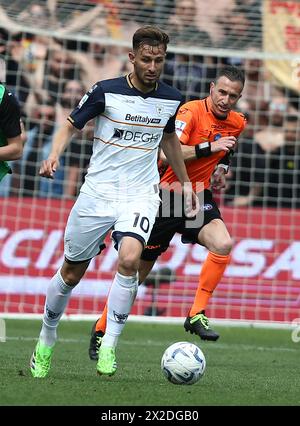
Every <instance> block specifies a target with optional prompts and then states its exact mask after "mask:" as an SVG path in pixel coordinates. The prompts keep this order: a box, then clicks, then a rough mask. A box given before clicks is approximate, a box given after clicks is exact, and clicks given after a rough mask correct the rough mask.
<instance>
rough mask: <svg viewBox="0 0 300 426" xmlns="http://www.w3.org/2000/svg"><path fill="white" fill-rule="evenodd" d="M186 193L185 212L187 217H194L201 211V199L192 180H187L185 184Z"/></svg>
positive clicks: (184, 190)
mask: <svg viewBox="0 0 300 426" xmlns="http://www.w3.org/2000/svg"><path fill="white" fill-rule="evenodd" d="M183 193H184V202H185V205H184V213H185V216H186V217H194V216H196V214H197V213H198V212H199V209H200V205H199V200H198V197H197V195H196V194H195V192H194V191H193V188H192V184H191V182H186V183H185V184H184V185H183Z"/></svg>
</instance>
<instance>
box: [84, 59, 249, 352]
mask: <svg viewBox="0 0 300 426" xmlns="http://www.w3.org/2000/svg"><path fill="white" fill-rule="evenodd" d="M244 83H245V77H244V73H243V71H242V70H240V69H239V68H237V67H234V66H226V67H224V68H222V69H220V70H219V72H218V74H217V76H216V79H215V81H213V82H211V84H210V94H209V96H208V97H207V98H205V99H201V100H194V101H191V102H187V103H186V104H184V105H183V106H182V107H181V108H180V110H179V112H178V114H177V117H176V132H177V135H178V137H179V139H180V141H181V146H182V153H183V156H184V159H185V162H186V168H187V172H188V175H189V178H190V181H191V182H192V184H193V189H194V191H195V192H196V193H197V195H198V198H199V201H200V206H201V207H200V210H201V211H202V215H201V217H200V220H199V218H198V219H197V220H196V221H195V222H194V223H193V222H192V221H191V220H187V218H186V217H185V216H184V214H180V213H179V214H178V212H176V211H175V210H176V208H175V206H178V205H180V203H177V202H175V200H177V199H178V198H179V199H181V198H182V195H181V194H180V193H177V192H178V191H177V187H178V186H177V185H176V182H177V178H176V175H175V173H174V171H173V170H172V168H171V167H170V166H167V169H166V171H165V173H164V174H163V176H162V178H161V183H160V186H161V198H162V204H161V207H160V214H159V215H158V216H157V218H156V221H155V224H154V227H153V229H152V232H151V235H150V239H149V240H148V243H147V246H146V247H145V249H144V251H143V253H142V256H141V261H140V267H139V280H140V282H143V281H144V280H145V278H146V277H147V275H148V274H149V272H150V271H151V269H152V267H153V265H154V263H155V261H156V259H157V258H158V257H159V256H160V255H161V254H162V253H163V252H165V251H166V250H167V249H168V247H169V244H170V241H171V240H172V238H173V236H174V234H175V233H176V232H178V233H179V234H181V236H182V237H181V238H182V242H183V243H193V244H200V245H202V246H204V247H206V248H207V249H208V255H207V258H206V260H205V262H204V263H203V266H202V268H201V272H200V275H199V284H198V288H197V291H196V295H195V298H194V302H193V305H192V306H191V308H190V310H189V312H188V313H187V318H186V320H185V323H184V328H185V330H186V331H190V332H191V333H195V334H197V335H198V336H199V337H200V338H201V339H203V340H211V341H215V340H217V339H218V338H219V334H218V333H216V332H215V331H214V330H213V329H212V328H211V327H210V326H209V320H208V318H207V316H206V315H205V309H206V307H207V305H208V302H209V299H210V297H211V296H212V294H213V292H214V290H215V288H216V286H217V284H218V283H219V281H220V280H221V278H222V276H223V274H224V271H225V269H226V267H227V265H228V264H229V262H230V252H231V249H232V240H231V237H230V235H229V232H228V230H227V228H226V225H225V223H224V222H223V220H222V216H221V213H220V211H219V209H218V207H217V204H216V202H215V201H214V199H213V195H212V190H213V189H216V190H220V189H222V188H224V186H225V181H226V178H225V175H226V173H227V171H228V168H229V162H230V156H231V154H232V153H233V151H234V149H235V146H236V143H237V138H238V137H239V135H240V134H241V132H242V131H243V129H244V127H245V124H246V121H245V118H244V116H243V115H242V114H240V113H238V112H235V111H233V108H234V107H235V106H236V104H237V102H238V100H239V99H240V97H241V95H242V90H243V87H244ZM163 161H164V159H163ZM105 326H106V308H105V309H104V311H103V314H102V317H101V318H99V319H98V320H97V321H96V323H95V324H94V325H93V328H92V333H91V340H90V347H89V355H90V358H91V359H97V356H98V350H99V347H100V345H101V338H102V336H103V335H104V333H105Z"/></svg>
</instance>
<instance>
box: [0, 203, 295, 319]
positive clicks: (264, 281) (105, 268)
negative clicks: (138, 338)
mask: <svg viewBox="0 0 300 426" xmlns="http://www.w3.org/2000/svg"><path fill="white" fill-rule="evenodd" d="M0 206H1V212H2V214H1V220H0V312H30V313H40V312H42V311H43V304H44V295H45V291H46V286H47V284H48V283H49V280H50V279H51V277H52V276H53V274H54V273H55V272H56V270H57V269H58V268H59V267H60V265H61V264H62V261H63V235H64V227H65V223H66V220H67V217H68V214H69V211H70V209H71V207H72V202H71V201H60V200H50V199H47V200H42V199H29V198H28V199H26V198H25V199H14V198H9V199H7V198H5V199H2V200H0ZM222 213H223V218H224V220H225V223H226V224H227V226H228V228H229V230H230V232H231V235H232V237H233V238H234V248H233V251H232V261H231V264H230V265H229V266H228V268H227V270H226V272H225V276H224V277H223V279H222V281H221V283H220V284H219V285H218V287H217V289H216V291H215V293H214V296H213V298H212V299H211V302H210V305H209V311H207V312H208V313H209V316H210V317H213V318H226V319H251V320H269V321H292V320H293V319H294V318H296V317H299V307H300V214H299V211H292V210H288V209H261V208H239V209H237V208H224V209H222ZM106 245H107V248H106V249H105V250H104V251H103V253H102V254H101V255H99V256H97V257H96V258H95V259H93V261H92V262H91V264H90V267H89V269H88V271H87V273H86V275H85V277H84V279H83V280H82V281H81V283H80V284H79V285H78V286H77V287H76V289H75V290H74V291H73V296H72V299H71V302H70V305H69V307H68V311H67V312H68V313H73V314H74V313H81V314H96V313H99V311H101V310H102V308H103V304H104V300H105V297H106V295H107V292H108V290H109V286H110V283H111V281H112V278H113V275H114V273H115V270H116V267H117V253H116V251H115V249H114V248H113V245H112V244H111V241H110V238H109V236H108V237H107V241H106ZM206 254H207V251H206V249H205V248H204V247H201V246H199V245H190V244H182V243H181V239H180V235H175V237H174V238H173V240H172V242H171V246H170V248H169V250H168V251H167V252H166V253H164V255H162V256H161V258H160V259H159V260H158V262H157V264H156V266H155V268H156V270H159V269H161V268H163V267H168V268H170V269H171V270H172V271H173V272H174V277H175V278H174V279H172V280H171V282H167V283H166V282H164V281H163V280H159V281H157V283H156V284H157V285H156V286H155V285H154V284H153V285H152V286H151V285H150V286H149V285H148V286H145V285H141V286H140V288H139V293H138V297H137V300H136V303H135V305H134V309H133V313H136V314H159V315H167V316H182V317H184V316H186V315H187V312H188V309H189V307H190V306H191V303H192V300H193V297H194V294H195V291H196V288H197V284H198V276H199V272H200V270H201V266H202V263H203V261H204V259H205V257H206Z"/></svg>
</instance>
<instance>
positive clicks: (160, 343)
mask: <svg viewBox="0 0 300 426" xmlns="http://www.w3.org/2000/svg"><path fill="white" fill-rule="evenodd" d="M18 340H20V341H28V342H34V341H37V338H36V337H17V336H10V337H6V341H18ZM183 340H184V339H183ZM58 343H88V340H87V339H65V338H61V339H58ZM120 343H121V344H124V345H131V346H132V345H134V346H135V345H136V342H135V341H132V340H122V342H120ZM171 343H172V342H171V341H170V342H166V341H153V340H145V341H144V342H143V343H139V344H138V345H136V346H146V347H148V346H149V345H151V346H157V347H158V346H166V345H168V344H171ZM195 344H196V345H197V342H196V343H195ZM200 345H201V349H203V350H204V351H205V349H207V348H208V346H209V347H211V348H213V349H222V350H223V349H242V350H245V351H249V350H257V351H275V352H296V351H297V352H298V351H299V348H298V347H295V348H283V347H281V346H280V347H278V346H274V347H268V346H256V345H243V344H241V345H239V344H236V343H211V342H206V343H204V342H201V344H198V346H200Z"/></svg>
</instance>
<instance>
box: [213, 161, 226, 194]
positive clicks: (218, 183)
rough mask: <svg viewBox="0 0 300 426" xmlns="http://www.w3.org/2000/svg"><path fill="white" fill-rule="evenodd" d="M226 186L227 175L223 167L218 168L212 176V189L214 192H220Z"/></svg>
mask: <svg viewBox="0 0 300 426" xmlns="http://www.w3.org/2000/svg"><path fill="white" fill-rule="evenodd" d="M225 186H226V175H225V170H224V169H223V167H217V168H216V170H215V172H214V174H213V175H212V180H211V187H212V189H214V190H217V191H220V190H221V189H223V188H225Z"/></svg>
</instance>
